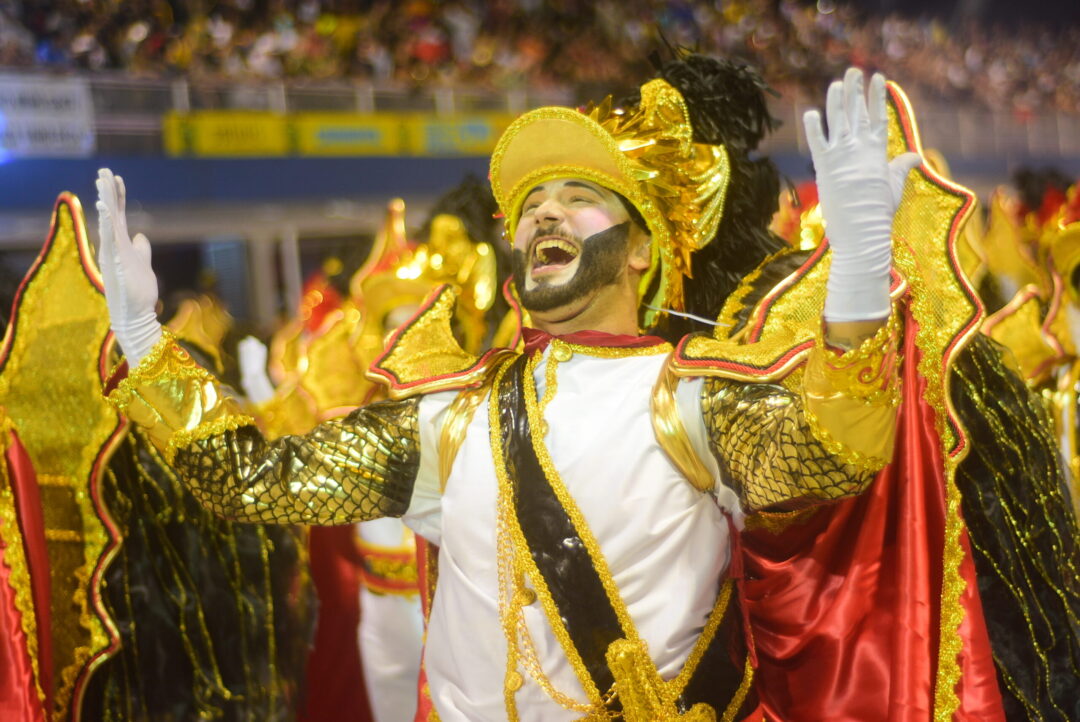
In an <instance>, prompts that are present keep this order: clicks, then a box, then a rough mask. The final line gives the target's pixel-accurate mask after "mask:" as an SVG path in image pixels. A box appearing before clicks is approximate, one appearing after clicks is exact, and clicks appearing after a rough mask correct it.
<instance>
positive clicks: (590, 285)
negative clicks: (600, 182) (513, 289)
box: [513, 221, 630, 312]
mask: <svg viewBox="0 0 1080 722" xmlns="http://www.w3.org/2000/svg"><path fill="white" fill-rule="evenodd" d="M580 246H581V259H580V260H579V261H578V268H577V271H576V272H575V273H574V275H573V276H572V277H571V278H570V280H568V281H566V282H565V283H563V284H560V285H558V286H548V285H546V283H545V281H544V280H543V279H541V280H539V281H537V287H536V288H534V289H532V290H531V291H529V290H526V289H525V274H526V273H527V271H528V267H529V264H528V259H527V258H526V257H525V252H524V251H522V250H519V249H514V259H513V264H514V285H515V286H517V292H518V295H519V296H520V297H521V305H522V306H524V307H525V309H526V310H529V311H541V312H543V311H550V310H552V309H554V308H559V307H560V306H565V305H566V304H568V303H571V302H573V301H576V300H577V299H579V298H582V297H584V296H587V295H588V294H590V293H592V292H594V291H596V290H597V289H600V288H603V287H604V286H610V285H612V284H613V283H615V281H617V280H618V279H619V276H621V275H622V274H623V272H624V271H625V270H626V254H627V249H628V248H629V246H630V221H626V222H624V223H620V224H618V225H615V226H612V227H611V228H608V229H607V230H604V231H600V232H599V233H594V234H593V235H591V236H589V237H588V238H586V239H585V241H584V243H581V244H580Z"/></svg>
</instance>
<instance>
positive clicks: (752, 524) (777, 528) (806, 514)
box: [746, 506, 821, 534]
mask: <svg viewBox="0 0 1080 722" xmlns="http://www.w3.org/2000/svg"><path fill="white" fill-rule="evenodd" d="M820 509H821V506H808V507H806V508H804V509H795V510H793V511H755V512H754V513H753V514H750V515H748V516H747V517H746V530H747V531H758V530H761V531H766V532H768V533H770V534H782V533H783V532H784V531H786V530H787V528H788V527H790V526H791V525H792V524H799V523H802V522H804V521H807V520H809V519H810V517H812V516H814V514H817V513H818V511H819V510H820Z"/></svg>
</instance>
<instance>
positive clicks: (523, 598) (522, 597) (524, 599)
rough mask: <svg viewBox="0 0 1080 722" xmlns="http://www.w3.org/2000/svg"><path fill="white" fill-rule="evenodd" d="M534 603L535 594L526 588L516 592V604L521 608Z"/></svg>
mask: <svg viewBox="0 0 1080 722" xmlns="http://www.w3.org/2000/svg"><path fill="white" fill-rule="evenodd" d="M535 601H536V592H535V591H534V590H532V589H529V588H528V587H525V588H523V589H519V590H518V602H519V603H520V604H521V605H522V606H528V605H530V604H532V603H533V602H535Z"/></svg>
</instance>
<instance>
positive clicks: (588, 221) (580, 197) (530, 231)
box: [514, 178, 629, 292]
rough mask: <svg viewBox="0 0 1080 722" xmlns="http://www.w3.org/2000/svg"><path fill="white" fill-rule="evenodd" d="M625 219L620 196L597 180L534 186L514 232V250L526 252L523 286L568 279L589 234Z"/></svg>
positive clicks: (560, 282) (561, 283)
mask: <svg viewBox="0 0 1080 722" xmlns="http://www.w3.org/2000/svg"><path fill="white" fill-rule="evenodd" d="M627 220H629V214H628V213H627V211H626V208H625V207H624V206H623V204H622V201H620V200H619V197H618V196H617V195H616V194H615V193H613V192H611V191H609V190H608V189H606V188H603V187H601V186H599V185H597V184H595V183H592V182H589V181H585V180H581V179H579V178H559V179H556V180H551V181H548V182H546V183H543V184H542V185H538V186H536V187H535V188H533V189H532V190H531V191H530V192H529V194H528V195H527V196H526V197H525V200H524V201H523V202H522V204H521V215H520V217H519V219H518V225H517V230H516V231H515V233H514V250H515V251H521V253H522V254H523V256H524V263H525V268H524V271H525V273H524V282H525V288H524V291H526V292H529V291H533V290H536V289H538V288H540V287H542V286H547V287H557V286H564V285H566V284H567V283H569V282H570V281H571V280H572V279H573V278H574V277H575V276H576V275H577V273H578V270H579V269H578V267H579V265H580V262H581V254H582V251H583V250H584V244H585V243H586V242H587V240H588V239H589V238H591V237H592V236H595V235H596V234H598V233H600V232H602V231H606V230H608V229H609V228H611V227H612V226H616V225H618V224H620V223H624V222H626V221H627Z"/></svg>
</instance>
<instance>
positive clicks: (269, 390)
mask: <svg viewBox="0 0 1080 722" xmlns="http://www.w3.org/2000/svg"><path fill="white" fill-rule="evenodd" d="M236 353H237V356H238V361H239V363H240V385H241V386H243V387H244V395H245V396H247V397H248V400H249V401H251V402H252V403H256V404H261V403H263V402H264V401H269V400H270V399H271V398H272V397H273V396H274V385H273V384H272V383H270V377H269V376H267V374H266V346H265V345H264V344H263V342H262V341H260V340H259V339H257V338H255V337H254V336H245V337H244V338H243V339H241V340H240V343H238V344H237V345H236Z"/></svg>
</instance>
